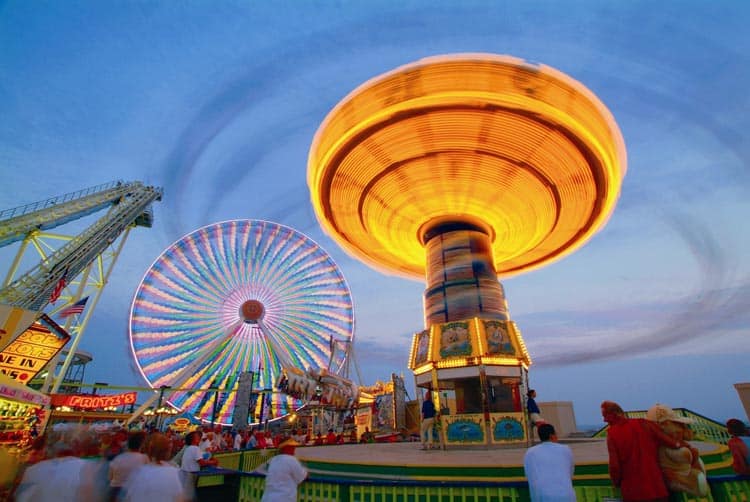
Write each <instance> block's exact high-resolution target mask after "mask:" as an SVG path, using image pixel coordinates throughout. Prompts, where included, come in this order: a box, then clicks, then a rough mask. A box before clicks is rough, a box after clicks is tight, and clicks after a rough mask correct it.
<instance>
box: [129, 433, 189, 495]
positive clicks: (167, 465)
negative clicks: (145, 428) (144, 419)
mask: <svg viewBox="0 0 750 502" xmlns="http://www.w3.org/2000/svg"><path fill="white" fill-rule="evenodd" d="M146 453H147V454H148V458H149V462H148V463H147V464H145V465H143V466H142V467H140V468H138V470H136V471H135V472H133V473H132V474H131V476H130V478H129V479H128V480H127V482H126V483H125V486H124V492H125V497H124V500H125V501H126V502H155V501H157V500H158V501H160V502H183V501H184V500H186V499H185V491H184V489H183V486H182V481H181V479H180V470H179V469H178V468H177V467H175V466H174V465H173V464H172V463H171V462H169V459H170V458H171V454H172V442H171V441H170V440H169V438H167V437H166V436H165V435H164V434H161V433H155V434H152V435H151V436H150V437H149V438H148V440H147V443H146Z"/></svg>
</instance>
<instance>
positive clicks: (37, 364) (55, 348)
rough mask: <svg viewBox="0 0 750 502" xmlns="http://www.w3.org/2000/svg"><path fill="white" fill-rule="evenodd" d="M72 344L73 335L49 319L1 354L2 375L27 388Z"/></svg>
mask: <svg viewBox="0 0 750 502" xmlns="http://www.w3.org/2000/svg"><path fill="white" fill-rule="evenodd" d="M68 340H70V335H69V334H68V333H67V332H66V331H65V330H64V329H63V328H61V327H60V326H58V325H57V323H55V322H54V321H53V320H52V319H50V318H49V317H47V315H45V314H42V316H41V317H40V318H39V320H38V321H37V322H35V323H34V324H32V325H31V326H29V327H28V329H26V331H24V332H23V333H21V334H20V335H18V337H17V338H16V339H15V340H13V341H12V342H10V344H9V345H8V346H7V347H5V350H3V351H2V352H0V373H3V374H4V375H7V376H9V377H10V378H12V379H13V380H16V381H18V382H21V383H23V384H27V383H28V382H29V381H31V379H32V378H34V377H35V376H36V375H37V374H38V373H39V372H40V371H42V369H43V368H44V366H46V364H47V363H48V362H49V361H50V360H51V359H52V358H53V357H55V355H56V354H57V353H58V352H60V350H62V348H63V347H64V346H65V344H66V343H68Z"/></svg>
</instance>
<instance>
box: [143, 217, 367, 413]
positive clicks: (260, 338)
mask: <svg viewBox="0 0 750 502" xmlns="http://www.w3.org/2000/svg"><path fill="white" fill-rule="evenodd" d="M353 332H354V316H353V308H352V299H351V293H350V291H349V287H348V286H347V284H346V281H345V280H344V277H343V276H342V274H341V272H340V271H339V268H338V267H337V266H336V264H335V263H334V261H333V260H332V259H331V257H330V256H329V255H328V254H327V253H326V252H325V251H324V250H323V249H322V248H321V247H320V246H318V245H317V244H316V243H315V242H314V241H312V240H311V239H310V238H308V237H306V236H305V235H303V234H301V233H299V232H297V231H295V230H293V229H291V228H289V227H285V226H283V225H279V224H276V223H272V222H268V221H261V220H232V221H225V222H221V223H215V224H212V225H207V226H205V227H202V228H200V229H198V230H195V231H194V232H192V233H190V234H188V235H185V236H184V237H182V238H181V239H179V240H178V241H176V242H175V243H174V244H172V245H171V246H170V247H169V248H167V249H166V250H165V251H164V252H163V253H162V254H161V255H160V256H159V257H158V258H157V259H156V261H155V262H154V263H153V264H152V265H151V267H150V268H149V269H148V271H147V272H146V274H145V275H144V277H143V279H142V280H141V283H140V285H139V286H138V289H137V291H136V294H135V298H134V300H133V304H132V307H131V311H130V330H129V338H130V345H131V349H132V353H133V356H134V359H135V363H136V365H137V367H138V370H139V371H140V373H141V375H142V376H143V377H144V378H145V379H146V381H147V382H148V383H149V385H150V386H151V387H153V388H155V389H157V388H161V387H164V386H167V387H170V388H172V389H177V390H175V391H174V392H173V393H172V394H170V395H169V396H168V398H167V401H168V402H169V403H170V404H171V405H173V406H174V407H176V408H178V409H180V410H181V411H183V412H188V413H190V414H192V415H194V416H196V417H197V418H199V419H201V420H204V421H212V422H213V421H215V422H217V423H222V424H228V423H230V421H231V417H232V412H233V410H234V405H235V401H236V398H237V392H234V391H235V390H236V389H237V387H238V383H239V378H240V374H241V373H243V372H248V371H252V372H253V373H254V378H253V382H252V388H253V389H255V390H258V389H266V390H269V389H272V388H273V386H274V383H275V382H276V379H277V378H278V377H279V375H281V369H282V368H283V367H296V368H302V369H307V368H311V367H331V368H341V367H344V365H345V363H346V361H345V358H346V356H347V354H346V353H342V352H340V351H338V352H337V351H333V350H332V346H333V343H332V341H339V342H343V343H351V341H352V337H353ZM209 388H210V389H221V390H222V391H223V392H219V393H218V394H217V393H215V392H212V391H207V390H204V391H200V390H198V391H195V390H194V389H209ZM302 404H303V403H302V402H301V401H298V400H296V399H294V398H292V397H290V396H288V395H284V394H281V393H268V394H266V398H265V402H262V403H259V408H260V409H261V410H262V411H261V412H262V413H263V415H264V416H263V417H261V419H264V418H265V419H269V418H278V417H280V416H283V415H285V414H287V413H290V412H291V411H293V410H294V409H297V408H298V407H300V406H301V405H302ZM264 407H265V410H264V409H263V408H264Z"/></svg>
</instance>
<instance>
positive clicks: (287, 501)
mask: <svg viewBox="0 0 750 502" xmlns="http://www.w3.org/2000/svg"><path fill="white" fill-rule="evenodd" d="M297 446H299V443H298V442H297V441H295V440H294V439H292V438H289V439H286V440H284V441H282V442H281V443H280V444H279V454H278V455H276V456H275V457H273V458H272V459H271V461H270V462H269V463H268V473H267V474H266V488H265V490H264V492H263V498H261V499H260V500H261V502H296V500H297V485H299V484H300V483H301V482H303V481H304V480H305V479H306V478H307V470H306V469H305V468H304V467H302V464H301V463H300V461H299V460H297V459H296V458H295V456H294V450H295V448H297Z"/></svg>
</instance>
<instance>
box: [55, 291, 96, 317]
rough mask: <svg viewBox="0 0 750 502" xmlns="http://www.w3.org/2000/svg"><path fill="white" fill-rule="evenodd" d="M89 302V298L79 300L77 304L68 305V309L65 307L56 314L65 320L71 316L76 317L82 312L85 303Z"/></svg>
mask: <svg viewBox="0 0 750 502" xmlns="http://www.w3.org/2000/svg"><path fill="white" fill-rule="evenodd" d="M87 301H89V297H88V296H87V297H86V298H81V299H80V300H78V301H77V302H75V303H74V304H73V305H70V306H69V307H65V308H64V309H62V310H61V311H60V313H59V314H58V315H59V316H60V317H61V318H63V319H65V318H66V317H70V316H72V315H78V314H80V313H81V312H83V308H84V307H85V306H86V302H87Z"/></svg>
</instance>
